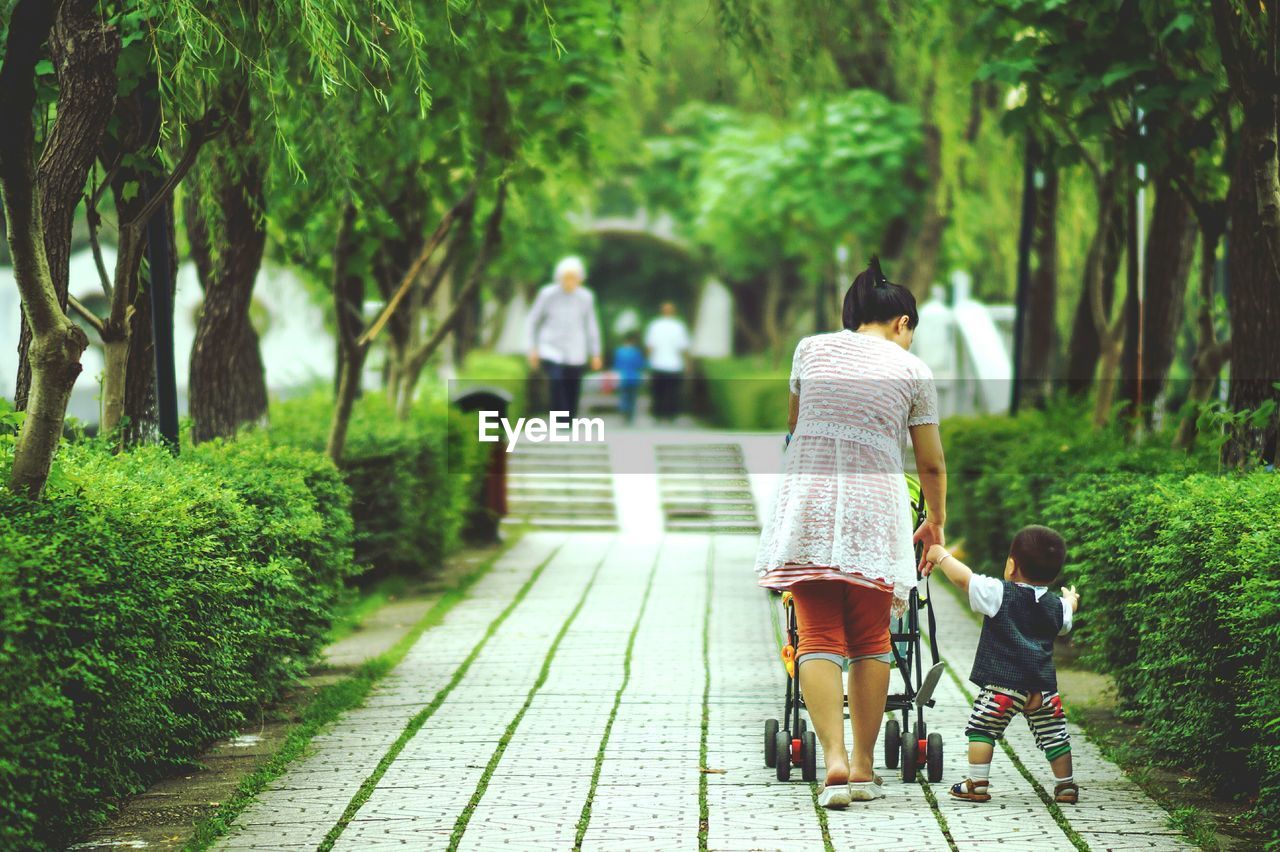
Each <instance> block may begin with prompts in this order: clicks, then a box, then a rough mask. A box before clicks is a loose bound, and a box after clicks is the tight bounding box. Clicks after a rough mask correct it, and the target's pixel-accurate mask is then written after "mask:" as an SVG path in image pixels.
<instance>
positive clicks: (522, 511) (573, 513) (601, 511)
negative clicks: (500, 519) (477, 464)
mask: <svg viewBox="0 0 1280 852" xmlns="http://www.w3.org/2000/svg"><path fill="white" fill-rule="evenodd" d="M507 513H508V514H510V515H519V516H521V517H525V518H615V517H617V513H616V512H614V510H613V506H612V504H604V503H596V504H594V505H590V504H588V505H582V506H575V505H573V504H569V503H563V504H560V505H558V506H556V505H547V504H545V503H539V504H521V503H512V504H511V505H509V506H508V507H507Z"/></svg>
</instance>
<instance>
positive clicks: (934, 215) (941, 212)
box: [898, 80, 951, 299]
mask: <svg viewBox="0 0 1280 852" xmlns="http://www.w3.org/2000/svg"><path fill="white" fill-rule="evenodd" d="M932 101H933V95H932V80H931V81H930V91H929V94H927V95H926V100H925V104H926V106H925V107H924V108H923V109H922V114H923V115H925V116H928V115H929V114H930V113H931V108H930V105H931V104H932ZM923 133H924V151H923V158H924V165H925V172H926V182H925V193H924V195H925V201H924V211H923V216H922V218H921V220H920V226H919V228H918V230H917V231H916V233H915V237H914V239H912V241H911V247H910V248H909V249H908V250H907V252H906V253H905V254H904V255H903V261H904V263H905V266H906V274H905V275H903V276H902V280H900V281H899V282H898V283H900V284H902V286H904V287H906V288H907V289H908V290H910V291H911V292H912V293H913V294H915V296H916V298H918V299H924V298H925V297H927V296H928V295H929V288H930V287H931V286H932V285H933V283H934V280H935V279H936V278H937V276H938V258H939V257H940V256H941V254H942V238H943V235H944V234H945V233H946V230H947V220H948V219H949V218H950V210H949V208H950V206H951V201H950V197H949V196H948V197H943V192H944V191H943V190H942V188H941V187H942V186H943V179H942V131H941V130H939V129H938V126H937V125H936V124H933V123H932V122H930V121H926V122H925V125H924V128H923Z"/></svg>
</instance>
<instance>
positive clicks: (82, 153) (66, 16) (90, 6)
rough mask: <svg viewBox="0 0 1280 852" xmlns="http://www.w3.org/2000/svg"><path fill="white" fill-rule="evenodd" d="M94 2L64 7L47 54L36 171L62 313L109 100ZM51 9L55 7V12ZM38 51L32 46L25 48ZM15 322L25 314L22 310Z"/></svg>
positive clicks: (111, 68) (27, 335)
mask: <svg viewBox="0 0 1280 852" xmlns="http://www.w3.org/2000/svg"><path fill="white" fill-rule="evenodd" d="M99 6H100V4H99V3H98V2H97V0H67V2H65V3H62V4H61V8H60V9H59V10H58V12H57V18H56V19H55V22H54V25H53V28H52V33H51V34H50V37H49V48H50V53H51V54H52V58H53V63H54V67H55V68H56V69H57V77H58V108H57V119H56V120H55V121H54V124H53V129H52V130H51V131H50V132H49V137H48V139H47V140H46V142H45V146H44V152H43V153H42V154H41V156H40V165H39V167H38V169H37V185H38V187H39V192H40V215H41V218H42V220H43V225H44V234H43V239H44V250H45V255H46V257H47V258H48V265H49V275H50V277H51V281H52V283H53V289H54V292H55V293H56V294H57V297H58V304H59V306H60V307H61V308H62V310H63V311H64V312H65V311H66V309H67V285H68V278H69V276H70V265H69V264H70V260H71V229H72V223H73V221H74V219H75V213H76V206H77V204H78V203H79V200H80V194H81V193H82V192H83V191H84V185H85V179H86V178H87V177H88V174H89V167H90V166H91V165H93V160H94V157H95V156H96V154H97V151H98V143H99V141H100V140H101V139H102V135H103V132H104V131H105V130H106V127H107V121H108V120H109V119H110V118H111V112H112V110H113V109H114V107H115V101H116V58H117V57H118V56H119V54H120V33H119V31H118V30H116V28H115V27H112V26H108V25H107V24H106V22H105V21H104V20H103V18H102V15H101V14H100V9H99ZM55 8H56V6H55ZM33 48H36V49H38V48H39V45H33ZM22 315H23V317H24V318H25V316H26V312H25V308H24V309H23V314H22ZM30 345H31V329H30V327H29V325H28V323H27V322H26V321H25V319H24V321H23V322H22V325H21V329H20V332H19V340H18V378H17V386H16V389H15V391H14V406H15V407H16V408H17V409H18V410H19V411H21V410H23V409H25V408H26V407H27V397H28V394H29V392H30V387H31V364H30V363H29V360H28V347H29V346H30Z"/></svg>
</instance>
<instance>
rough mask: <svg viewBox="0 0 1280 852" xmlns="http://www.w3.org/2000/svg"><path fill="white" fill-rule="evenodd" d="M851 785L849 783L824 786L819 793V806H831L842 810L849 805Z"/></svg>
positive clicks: (833, 808)
mask: <svg viewBox="0 0 1280 852" xmlns="http://www.w3.org/2000/svg"><path fill="white" fill-rule="evenodd" d="M850 801H852V799H850V798H849V785H848V784H832V785H830V786H828V787H823V788H822V792H821V793H819V794H818V806H819V807H822V808H831V809H832V810H840V809H841V808H847V807H849V802H850Z"/></svg>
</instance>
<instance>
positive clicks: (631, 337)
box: [622, 329, 640, 346]
mask: <svg viewBox="0 0 1280 852" xmlns="http://www.w3.org/2000/svg"><path fill="white" fill-rule="evenodd" d="M622 342H623V343H624V344H626V345H627V346H639V345H640V332H638V331H636V330H635V329H632V330H631V331H628V332H627V333H626V334H624V335H622Z"/></svg>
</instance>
